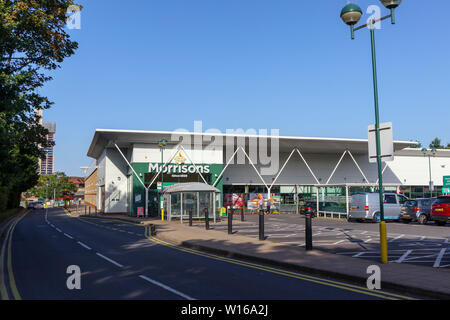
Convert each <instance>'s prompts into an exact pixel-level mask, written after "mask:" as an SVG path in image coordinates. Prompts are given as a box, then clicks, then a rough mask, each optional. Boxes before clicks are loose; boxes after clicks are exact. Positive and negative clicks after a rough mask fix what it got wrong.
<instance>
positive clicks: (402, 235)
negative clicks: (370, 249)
mask: <svg viewBox="0 0 450 320" xmlns="http://www.w3.org/2000/svg"><path fill="white" fill-rule="evenodd" d="M404 236H405V235H404V234H401V235H399V236H397V237H395V238H392V239H390V240H389V241H388V242H393V241H395V240H397V239H400V238H403V237H404Z"/></svg>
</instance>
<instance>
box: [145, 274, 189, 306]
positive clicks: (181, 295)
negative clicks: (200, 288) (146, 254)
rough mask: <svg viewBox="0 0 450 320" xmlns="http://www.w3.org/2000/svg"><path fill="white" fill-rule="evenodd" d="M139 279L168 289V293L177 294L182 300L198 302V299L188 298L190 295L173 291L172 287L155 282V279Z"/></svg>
mask: <svg viewBox="0 0 450 320" xmlns="http://www.w3.org/2000/svg"><path fill="white" fill-rule="evenodd" d="M139 278H141V279H144V280H145V281H148V282H150V283H152V284H154V285H157V286H158V287H161V288H163V289H166V290H167V291H170V292H172V293H175V294H176V295H178V296H180V297H182V298H185V299H186V300H196V299H194V298H192V297H190V296H188V295H186V294H184V293H181V292H180V291H178V290H175V289H172V288H171V287H169V286H166V285H165V284H162V283H161V282H158V281H155V280H153V279H150V278H147V277H146V276H143V275H140V276H139Z"/></svg>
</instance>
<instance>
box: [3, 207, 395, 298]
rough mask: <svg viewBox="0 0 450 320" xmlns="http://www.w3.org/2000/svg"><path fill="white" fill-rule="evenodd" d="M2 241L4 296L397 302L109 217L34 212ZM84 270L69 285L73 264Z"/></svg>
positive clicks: (384, 294)
mask: <svg viewBox="0 0 450 320" xmlns="http://www.w3.org/2000/svg"><path fill="white" fill-rule="evenodd" d="M15 222H16V224H15V225H14V223H13V224H11V226H10V227H9V229H8V232H7V234H6V237H4V238H3V241H2V244H1V248H2V250H1V259H0V293H1V297H2V299H89V300H90V299H152V300H155V299H157V300H179V299H180V300H241V299H242V300H256V299H258V300H272V299H275V300H278V299H280V300H281V299H282V300H298V299H355V300H356V299H393V298H403V297H401V296H396V295H394V294H391V293H388V292H385V291H371V290H368V289H366V288H363V287H358V286H354V285H351V284H347V283H344V282H337V281H332V280H329V279H322V278H317V277H312V276H310V275H307V274H301V273H294V272H292V271H286V270H282V269H276V268H268V267H267V266H264V265H256V264H246V263H245V262H243V261H240V260H234V259H229V258H224V257H223V258H222V257H219V256H213V255H209V254H203V253H201V252H196V251H194V250H188V249H183V248H178V247H172V246H168V245H165V244H164V243H162V242H159V241H157V240H154V241H152V240H151V239H150V238H147V237H146V234H145V229H144V228H143V227H142V226H137V225H133V224H129V223H123V222H118V221H115V220H111V219H89V218H72V217H70V216H68V215H67V214H66V213H65V212H64V211H63V210H62V209H57V208H56V209H48V210H34V211H31V212H29V213H28V214H26V215H25V216H23V217H22V218H21V219H20V220H16V221H15ZM73 265H75V266H78V267H79V268H80V270H81V289H79V290H78V289H73V290H70V289H68V287H67V279H68V277H69V276H71V274H68V273H67V269H68V267H69V266H73Z"/></svg>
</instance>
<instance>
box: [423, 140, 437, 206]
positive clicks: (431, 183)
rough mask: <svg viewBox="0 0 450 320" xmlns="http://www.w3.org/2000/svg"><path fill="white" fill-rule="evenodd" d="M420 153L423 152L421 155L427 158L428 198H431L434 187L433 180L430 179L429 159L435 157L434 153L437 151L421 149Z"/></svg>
mask: <svg viewBox="0 0 450 320" xmlns="http://www.w3.org/2000/svg"><path fill="white" fill-rule="evenodd" d="M422 152H423V155H424V156H425V157H427V156H428V171H429V177H430V182H429V183H430V184H429V185H430V198H433V191H434V190H433V189H434V186H433V180H432V179H431V157H432V156H433V157H434V156H435V155H436V152H437V150H436V149H434V148H433V149H431V150H428V149H427V148H423V149H422Z"/></svg>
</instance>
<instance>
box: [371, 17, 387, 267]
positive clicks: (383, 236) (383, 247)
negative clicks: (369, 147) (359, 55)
mask: <svg viewBox="0 0 450 320" xmlns="http://www.w3.org/2000/svg"><path fill="white" fill-rule="evenodd" d="M370 39H371V44H372V67H373V93H374V99H375V131H376V132H375V133H376V141H377V164H378V189H379V190H378V194H379V196H380V220H381V221H380V224H379V229H380V258H381V263H383V264H387V263H388V245H387V230H386V222H385V221H384V203H383V171H382V169H381V147H380V116H379V109H378V82H377V63H376V54H375V26H374V22H372V26H371V27H370Z"/></svg>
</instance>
